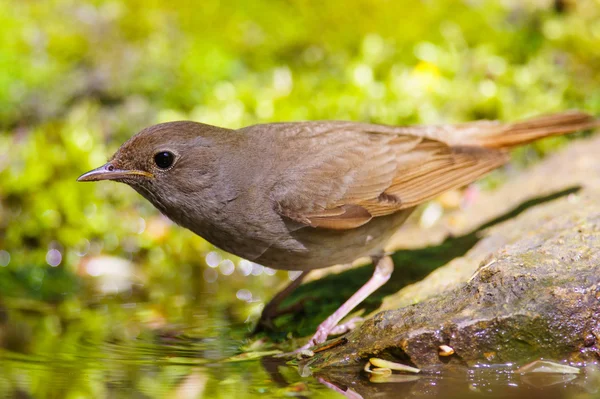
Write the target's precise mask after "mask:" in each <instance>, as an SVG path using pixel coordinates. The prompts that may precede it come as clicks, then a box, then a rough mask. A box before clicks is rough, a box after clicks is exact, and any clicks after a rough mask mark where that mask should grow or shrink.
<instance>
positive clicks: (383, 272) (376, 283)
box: [298, 256, 394, 351]
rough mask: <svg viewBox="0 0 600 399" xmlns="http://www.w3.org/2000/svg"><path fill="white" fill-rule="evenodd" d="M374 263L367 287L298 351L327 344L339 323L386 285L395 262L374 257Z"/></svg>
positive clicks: (321, 325) (322, 324)
mask: <svg viewBox="0 0 600 399" xmlns="http://www.w3.org/2000/svg"><path fill="white" fill-rule="evenodd" d="M373 263H374V264H375V272H374V273H373V276H371V278H370V279H369V281H367V282H366V284H365V285H363V286H362V287H360V289H359V290H358V291H356V292H355V293H354V295H352V296H351V297H350V298H349V299H348V300H347V301H346V302H344V304H343V305H342V306H340V307H339V308H338V310H336V311H335V312H333V313H332V314H331V316H329V317H328V318H327V319H325V321H324V322H322V323H321V324H320V325H319V327H317V332H316V333H315V335H313V337H312V338H311V339H310V341H308V343H307V344H306V345H304V346H303V347H302V348H300V349H299V350H298V351H303V350H305V349H308V348H310V347H312V346H315V345H317V344H320V343H322V342H325V340H326V339H327V336H328V335H329V334H330V333H331V331H332V330H334V329H335V327H336V326H337V325H338V323H339V322H340V321H341V320H342V319H343V318H344V317H346V315H347V314H348V313H350V312H351V311H352V309H354V308H355V307H356V306H357V305H358V304H360V303H361V302H362V301H364V300H365V299H366V298H367V297H368V296H369V295H371V294H372V293H373V292H375V291H376V290H377V289H378V288H379V287H381V286H382V285H383V284H385V283H386V282H387V281H388V280H389V279H390V276H391V275H392V272H393V271H394V262H393V261H392V258H390V257H389V256H383V257H373Z"/></svg>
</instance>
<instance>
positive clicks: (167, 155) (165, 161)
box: [154, 151, 175, 169]
mask: <svg viewBox="0 0 600 399" xmlns="http://www.w3.org/2000/svg"><path fill="white" fill-rule="evenodd" d="M174 160H175V155H173V153H172V152H169V151H161V152H158V153H156V154H155V155H154V163H155V164H156V166H158V167H159V168H161V169H168V168H170V167H171V165H173V161H174Z"/></svg>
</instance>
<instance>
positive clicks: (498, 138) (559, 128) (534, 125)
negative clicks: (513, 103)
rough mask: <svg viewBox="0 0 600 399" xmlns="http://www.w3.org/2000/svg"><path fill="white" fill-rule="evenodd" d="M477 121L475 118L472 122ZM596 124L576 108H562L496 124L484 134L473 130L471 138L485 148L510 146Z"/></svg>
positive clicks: (599, 122)
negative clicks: (520, 119)
mask: <svg viewBox="0 0 600 399" xmlns="http://www.w3.org/2000/svg"><path fill="white" fill-rule="evenodd" d="M475 123H477V122H475ZM598 126H600V119H596V118H595V117H593V116H592V115H589V114H586V113H584V112H580V111H566V112H561V113H558V114H552V115H545V116H540V117H537V118H533V119H528V120H525V121H522V122H515V123H507V124H500V125H498V127H497V128H496V129H490V130H487V129H483V130H482V132H483V131H485V130H487V132H486V133H485V135H478V134H477V133H475V134H474V135H473V136H472V137H471V139H473V140H474V141H475V142H476V143H477V144H478V145H480V146H482V147H486V148H498V149H501V148H511V147H516V146H519V145H523V144H527V143H531V142H532V141H535V140H539V139H541V138H544V137H549V136H559V135H563V134H567V133H572V132H576V131H578V130H585V129H592V128H595V127H598Z"/></svg>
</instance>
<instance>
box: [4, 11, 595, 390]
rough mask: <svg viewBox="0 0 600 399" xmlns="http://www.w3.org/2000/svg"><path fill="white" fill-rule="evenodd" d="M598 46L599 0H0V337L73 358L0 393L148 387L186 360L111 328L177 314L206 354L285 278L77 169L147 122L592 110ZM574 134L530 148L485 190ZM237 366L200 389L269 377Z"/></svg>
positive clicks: (222, 344)
mask: <svg viewBox="0 0 600 399" xmlns="http://www.w3.org/2000/svg"><path fill="white" fill-rule="evenodd" d="M599 48H600V2H599V1H597V0H579V1H575V0H572V1H567V0H563V1H560V0H555V1H551V0H496V1H483V0H481V1H479V0H463V1H458V0H440V1H426V0H421V1H398V0H396V1H386V0H375V1H373V0H344V1H337V0H333V1H326V2H323V1H316V0H254V1H243V0H233V1H228V2H223V1H217V0H207V1H201V2H199V1H198V2H197V1H191V0H169V1H166V0H144V1H141V0H123V1H116V0H87V1H79V0H77V1H76V0H19V1H17V0H14V1H11V0H0V308H1V310H0V347H2V348H4V349H2V352H1V353H2V354H3V355H5V356H8V357H11V358H13V359H15V358H16V359H21V358H22V357H23V358H25V359H31V358H32V356H34V355H35V356H38V357H35V359H38V361H39V362H43V361H46V360H48V359H55V360H56V359H58V360H62V361H63V363H61V364H62V366H61V367H64V368H65V369H60V370H62V371H60V370H59V371H57V370H52V369H44V370H45V371H44V372H41V371H39V370H37V369H33V370H29V369H27V370H24V369H23V368H22V366H21V365H19V363H18V362H17V363H10V362H8V363H5V362H3V363H2V364H3V365H0V372H1V373H2V374H3V375H4V377H2V378H0V390H5V391H9V392H12V391H15V392H16V391H19V392H20V391H23V392H29V393H32V392H33V393H35V394H40V395H42V394H49V395H50V396H52V395H54V397H64V396H69V395H71V396H72V397H82V395H83V396H86V395H87V394H90V395H91V393H94V394H96V393H98V392H99V393H101V394H104V393H106V392H107V390H108V391H110V389H109V388H107V386H106V383H105V381H106V379H107V376H106V374H104V372H100V371H98V370H103V369H102V367H100V366H98V367H96V363H97V362H98V359H106V358H111V359H113V360H114V359H116V360H115V361H117V360H118V361H122V366H118V365H119V364H121V363H118V362H117V363H115V364H117V366H114V367H116V369H117V370H119V373H121V374H119V375H120V376H121V377H122V378H121V377H119V378H121V379H120V380H127V381H129V384H130V385H131V386H129V388H131V389H132V390H135V391H136V392H145V394H146V395H149V396H153V393H156V392H163V390H164V389H167V390H168V389H171V388H169V387H171V386H172V385H173V384H172V383H173V381H174V380H177V378H180V377H181V373H183V374H186V373H187V374H189V369H186V370H187V371H185V372H184V371H181V372H175V371H173V370H172V369H170V370H171V371H159V370H158V369H157V370H155V371H154V372H153V373H145V372H143V370H144V369H143V365H145V364H146V363H144V361H143V360H140V357H136V358H135V359H136V360H137V361H139V362H140V363H135V362H133V364H132V363H131V362H127V361H125V360H126V359H125V360H124V358H121V357H119V355H117V354H115V353H114V348H113V349H111V348H108V347H107V346H106V345H108V344H107V343H115V342H121V343H123V342H126V343H127V342H137V341H136V340H139V339H142V340H143V338H144V337H146V338H147V337H151V338H150V339H153V337H154V336H155V335H153V334H157V333H156V332H157V331H160V334H162V335H165V333H164V332H165V331H168V332H171V333H172V334H173V335H176V334H181V333H182V331H183V332H186V334H188V336H195V337H203V339H205V338H206V339H208V338H207V337H209V338H210V339H211V341H210V342H209V343H207V342H208V341H203V343H204V344H206V345H207V346H206V347H203V350H204V351H205V352H204V354H205V357H207V358H211V359H217V358H223V357H225V356H231V355H235V354H236V353H238V351H239V350H240V349H239V348H240V345H243V344H244V342H246V341H244V340H245V338H244V337H245V333H246V332H248V331H249V330H250V329H251V324H252V323H251V322H252V320H255V319H256V317H257V316H258V315H259V313H260V310H261V307H262V306H263V304H264V301H265V300H267V299H268V298H269V297H270V296H271V295H272V294H273V292H274V289H275V288H276V287H278V286H279V285H280V284H282V283H283V282H285V281H287V280H289V278H290V275H289V274H288V273H287V272H281V271H278V272H275V271H274V270H271V269H266V268H263V267H262V266H260V265H255V264H252V263H250V262H247V261H244V260H240V259H237V258H235V257H231V256H229V255H227V254H225V253H222V252H221V251H219V250H218V249H215V248H212V247H211V246H210V245H209V244H207V243H206V242H205V241H203V240H202V239H201V238H199V237H196V236H194V235H193V234H192V233H190V232H188V231H185V230H183V229H181V228H179V227H177V226H175V225H173V224H171V223H170V222H169V221H168V220H167V219H166V218H164V217H163V216H161V215H160V214H159V213H158V212H157V211H156V210H154V209H153V208H152V207H151V206H150V205H149V204H148V203H147V202H145V201H144V200H143V199H142V198H141V197H139V196H138V195H137V194H136V193H135V192H134V191H133V190H131V189H130V188H128V187H126V186H124V185H119V184H116V183H111V182H106V183H98V184H80V183H76V182H75V179H76V178H77V176H78V175H80V174H81V173H83V172H85V171H87V170H89V169H91V168H93V167H96V166H98V165H100V164H102V163H104V162H105V161H106V159H107V158H108V157H109V156H110V155H111V154H112V153H113V151H115V150H116V149H117V148H118V146H119V145H120V144H121V143H122V142H123V141H125V140H126V139H127V138H129V137H130V136H131V135H132V134H134V133H136V132H137V131H139V130H140V129H142V128H144V127H146V126H148V125H151V124H155V123H159V122H165V121H171V120H179V119H191V120H196V121H201V122H204V123H209V124H215V125H220V126H225V127H230V128H237V127H242V126H245V125H249V124H254V123H262V122H271V121H291V120H314V119H345V120H355V121H365V122H376V123H386V124H411V123H447V122H462V121H468V120H472V119H480V118H489V119H496V118H498V119H503V120H515V119H518V118H524V117H528V116H533V115H536V114H543V113H548V112H553V111H559V110H565V109H569V108H579V109H583V110H587V111H590V112H593V113H596V114H598V113H600V51H598V49H599ZM567 140H569V139H568V138H552V139H547V140H544V141H542V142H540V143H537V144H535V145H533V146H529V147H526V148H524V149H521V150H518V151H517V152H516V153H515V157H514V159H515V162H514V163H513V164H512V165H511V166H509V167H507V169H505V170H504V171H503V172H500V173H496V174H494V175H493V176H492V177H491V178H488V179H487V180H485V181H484V182H483V183H480V187H481V188H482V189H486V188H489V187H491V186H493V185H495V184H499V183H501V181H502V179H503V178H505V176H506V175H507V174H510V171H511V170H512V169H514V168H517V169H518V168H520V167H524V166H526V165H527V164H529V163H531V162H535V160H537V159H538V158H539V157H541V156H543V155H544V154H546V153H548V152H551V151H553V150H555V149H556V148H559V147H560V146H562V145H564V144H565V143H566V141H567ZM166 335H169V334H168V333H167V334H166ZM280 338H281V337H280ZM82 342H86V343H87V344H85V345H82ZM135 345H138V344H135ZM135 348H136V349H135V350H136V351H137V352H136V353H142V354H144V353H146V354H147V352H144V347H142V348H141V349H140V347H138V346H135ZM146 349H147V348H146ZM147 350H148V351H150V350H149V349H147ZM153 351H154V352H152V351H150V352H152V353H153V354H154V355H156V356H167V355H168V354H167V355H165V353H162V352H160V350H156V348H154V349H153ZM158 352H160V353H158ZM148 353H149V352H148ZM157 353H158V355H157ZM42 355H43V356H42ZM39 356H42V357H39ZM140 356H141V358H144V356H143V355H140ZM148 356H150V355H148ZM173 356H174V355H173ZM150 357H151V356H150ZM40 359H41V360H40ZM73 359H79V361H73ZM85 359H88V362H87V363H86V362H84V360H85ZM89 359H92V360H89ZM129 360H131V359H129ZM81 362H83V363H85V364H87V365H88V366H87V367H88V368H86V367H83V368H82V366H81V364H82V363H81ZM111 367H112V366H111ZM119 367H121V368H119ZM259 369H260V367H258V366H256V369H255V370H254V372H253V373H254V374H252V375H255V376H256V375H261V374H260V371H258V370H259ZM65 370H67V371H68V372H65ZM85 370H87V371H85ZM90 370H91V371H90ZM132 370H133V371H132ZM141 370H142V371H141ZM153 370H154V369H153ZM232 370H233V371H232ZM232 370H229V371H230V372H231V376H229V377H228V378H230V379H231V381H230V383H231V384H230V385H227V386H226V387H225V388H224V387H223V385H219V384H218V383H217V382H216V380H215V378H213V379H209V382H206V381H205V382H206V384H205V385H206V386H205V387H204V388H203V389H205V393H206V392H209V393H210V392H212V393H211V395H212V396H221V395H222V396H224V397H227V395H228V394H230V393H231V392H232V391H231V390H230V389H233V388H231V387H232V386H233V385H236V384H237V388H236V389H239V388H240V386H246V385H249V386H251V387H252V388H248V389H246V390H244V392H245V394H246V395H252V394H254V393H257V392H258V391H259V389H258V388H256V380H255V378H259V379H260V378H263V377H253V378H248V377H247V375H246V376H245V377H244V373H243V372H241V371H239V369H232ZM221 371H222V370H221ZM238 371H239V372H238ZM246 371H247V370H246ZM128 373H129V374H128ZM132 373H133V374H132ZM65 375H68V376H69V377H68V380H69V383H68V384H67V383H65V384H55V386H54V387H53V388H50V387H47V384H45V383H44V381H46V382H47V381H49V380H55V381H56V380H57V379H58V380H61V379H65V378H67V377H65ZM123 375H127V376H129V377H127V378H126V377H123ZM194 375H195V374H194ZM19 376H26V377H19ZM112 377H113V378H117V377H115V376H114V375H112ZM196 377H197V378H200V379H202V378H204V377H203V374H202V373H200V374H199V377H198V376H196ZM196 377H195V378H196ZM119 378H117V379H119ZM61 381H62V380H61ZM210 381H212V382H210ZM211 384H212V385H211ZM239 384H241V385H239ZM259 385H260V384H259ZM159 387H160V389H159ZM165 387H166V388H165ZM227 387H230V388H227ZM57 389H58V391H56V390H57ZM173 389H175V388H173ZM261 389H262V388H261ZM265 389H267V388H265ZM146 391H147V392H146ZM236 392H237V391H236ZM209 396H210V395H209ZM240 397H243V395H242V396H240Z"/></svg>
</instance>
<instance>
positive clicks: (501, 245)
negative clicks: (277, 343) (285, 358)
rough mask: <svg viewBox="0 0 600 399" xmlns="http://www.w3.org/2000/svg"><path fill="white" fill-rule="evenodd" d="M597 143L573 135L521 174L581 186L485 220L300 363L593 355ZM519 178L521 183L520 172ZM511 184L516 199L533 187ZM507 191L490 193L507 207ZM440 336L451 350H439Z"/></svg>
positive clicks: (599, 249) (599, 213)
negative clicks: (479, 234) (460, 252)
mask: <svg viewBox="0 0 600 399" xmlns="http://www.w3.org/2000/svg"><path fill="white" fill-rule="evenodd" d="M599 148H600V140H598V139H593V140H589V141H587V142H586V143H578V144H575V145H574V146H573V147H572V148H569V149H567V150H566V151H564V152H563V153H562V154H559V155H558V156H555V157H553V158H551V159H550V160H548V161H546V162H544V163H542V164H540V165H539V166H538V167H536V168H535V170H534V171H532V172H530V173H528V174H527V175H528V178H529V181H530V182H531V181H542V182H544V178H545V179H546V182H547V185H548V186H550V187H551V189H552V190H555V191H556V190H560V189H564V188H566V187H569V186H572V185H574V184H578V185H580V186H583V187H584V188H583V189H582V190H581V191H580V192H578V193H577V194H569V195H568V196H565V197H563V198H560V199H558V200H554V201H551V202H548V203H545V204H542V205H538V206H536V207H533V208H531V209H529V210H527V211H525V212H524V213H522V214H521V215H519V216H518V217H516V218H514V219H511V220H509V221H506V222H504V223H502V224H500V225H496V226H494V227H492V228H490V229H489V230H487V231H486V234H485V237H484V238H483V239H482V240H480V241H479V242H478V243H477V244H476V245H475V246H474V247H473V248H472V249H471V250H469V251H468V252H467V253H466V254H465V255H464V256H462V257H459V258H457V259H454V260H453V261H451V262H450V263H449V264H447V265H446V266H444V267H442V268H440V269H438V270H436V271H434V272H433V273H431V274H430V275H429V276H428V277H427V278H426V279H424V280H423V281H421V282H419V283H416V284H413V285H409V286H407V287H405V288H403V289H402V290H401V291H399V292H398V293H397V294H394V295H391V296H389V297H387V298H386V299H385V300H384V302H383V305H382V306H381V307H380V309H379V310H378V311H377V312H376V314H375V315H374V316H373V317H372V318H370V319H368V320H367V321H366V322H365V323H364V324H363V325H362V326H361V327H359V328H358V329H357V330H355V331H353V332H351V333H349V334H347V335H346V336H345V341H344V342H345V343H344V344H342V345H337V346H335V347H332V348H331V349H328V350H324V351H322V352H319V353H317V355H316V356H315V358H312V359H310V360H309V361H307V362H306V363H310V367H311V369H313V370H318V369H320V370H327V369H330V368H331V367H336V368H337V367H340V366H351V367H354V366H356V367H358V366H362V364H364V362H365V361H366V360H367V359H368V358H370V357H380V358H384V359H389V360H394V361H397V362H402V363H405V364H409V365H414V366H417V367H419V368H422V369H424V370H425V371H426V370H428V369H431V370H439V369H440V368H441V369H452V368H456V367H459V368H461V367H462V366H474V365H481V364H502V363H518V364H524V363H526V362H528V361H532V360H535V359H539V358H544V359H552V360H556V361H570V362H591V361H597V360H599V359H600V351H599V349H598V348H599V344H598V342H597V341H598V339H600V201H598V199H600V191H599V190H598V188H597V186H598V184H599V183H600V174H599V173H597V172H598V168H599V167H600V163H599V162H597V161H596V163H590V162H591V161H590V160H591V159H592V158H596V159H597V155H596V154H597V153H598V152H597V150H598V149H599ZM586 165H587V166H586ZM569 168H571V172H569ZM553 171H555V173H554V174H555V176H556V179H551V178H550V176H551V175H552V173H553ZM544 176H545V177H544ZM586 176H587V177H586ZM526 177H527V176H526ZM519 184H521V185H522V186H523V187H526V186H528V183H527V180H525V177H524V178H523V179H521V181H520V182H519ZM536 184H539V183H536ZM512 190H513V192H515V194H514V195H515V196H516V197H517V199H518V200H524V199H527V196H528V195H532V193H531V192H530V193H529V194H527V193H525V192H524V191H526V190H529V189H526V190H522V191H519V190H517V188H516V186H513V188H512ZM514 190H517V191H514ZM548 191H549V190H546V189H544V190H541V192H540V194H542V195H543V194H547V193H548ZM510 193H511V191H504V189H503V191H502V192H501V193H500V194H502V195H499V194H496V197H490V201H496V202H494V203H497V204H503V205H502V206H503V207H504V206H505V204H504V202H511V203H512V202H514V201H513V200H512V199H511V200H506V201H504V202H502V201H500V200H496V199H495V198H502V196H504V197H505V198H506V197H507V196H509V195H510ZM526 194H527V195H526ZM488 205H490V203H488ZM492 205H493V203H492ZM499 206H500V205H499ZM398 271H399V270H397V272H398ZM415 302H418V303H415ZM440 345H448V346H450V347H452V348H453V349H454V351H455V353H454V354H453V355H451V356H447V357H445V356H444V357H442V356H440V355H439V353H438V352H439V346H440Z"/></svg>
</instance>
